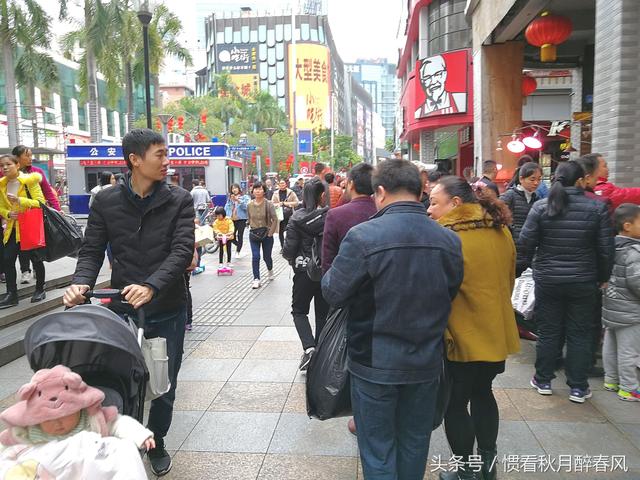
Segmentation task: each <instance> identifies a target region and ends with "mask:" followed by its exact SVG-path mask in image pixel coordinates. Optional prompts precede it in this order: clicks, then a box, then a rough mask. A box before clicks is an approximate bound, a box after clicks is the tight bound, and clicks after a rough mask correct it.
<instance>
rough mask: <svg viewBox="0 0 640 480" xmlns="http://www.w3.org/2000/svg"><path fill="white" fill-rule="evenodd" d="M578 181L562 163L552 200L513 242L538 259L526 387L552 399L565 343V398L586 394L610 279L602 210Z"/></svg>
mask: <svg viewBox="0 0 640 480" xmlns="http://www.w3.org/2000/svg"><path fill="white" fill-rule="evenodd" d="M583 177H584V170H583V169H582V167H581V166H580V165H579V164H578V163H577V162H563V163H561V164H560V165H559V166H558V168H557V170H556V173H555V179H554V182H553V185H552V187H551V190H550V191H549V197H548V198H546V199H543V200H540V201H539V202H536V204H535V205H534V206H533V208H532V209H531V211H530V212H529V216H528V217H527V220H526V222H525V224H524V227H523V228H522V231H521V232H520V237H519V239H518V243H519V244H520V248H522V249H523V253H524V254H525V255H526V258H527V259H528V260H531V259H532V258H533V257H534V255H535V260H534V261H533V278H534V280H535V282H536V286H535V298H536V304H535V310H534V315H535V318H536V322H537V324H538V336H539V338H538V342H537V343H536V365H535V366H536V373H535V375H534V376H533V378H532V379H531V386H532V387H533V388H535V389H536V390H537V391H538V393H539V394H541V395H551V394H552V391H551V380H553V378H555V374H554V369H555V368H554V367H555V363H556V360H557V358H558V357H559V356H560V354H561V351H562V345H563V343H564V342H565V340H566V345H567V354H566V360H565V373H566V375H567V384H568V385H569V388H570V394H569V400H571V401H572V402H576V403H584V402H585V400H586V399H587V398H590V397H591V390H590V389H589V382H588V381H587V372H588V371H589V368H590V367H591V356H592V345H591V343H592V342H591V338H592V330H593V320H592V318H593V312H594V310H595V309H596V308H597V303H596V299H597V295H596V294H597V291H598V287H599V286H600V287H602V286H604V285H605V284H606V282H607V281H608V280H609V275H610V274H611V268H612V262H613V255H614V244H613V234H612V230H611V221H610V220H609V214H608V212H607V207H606V205H605V204H604V203H602V202H598V201H597V200H592V199H590V198H587V197H586V196H585V194H584V190H583V188H582V187H583V184H584V178H583Z"/></svg>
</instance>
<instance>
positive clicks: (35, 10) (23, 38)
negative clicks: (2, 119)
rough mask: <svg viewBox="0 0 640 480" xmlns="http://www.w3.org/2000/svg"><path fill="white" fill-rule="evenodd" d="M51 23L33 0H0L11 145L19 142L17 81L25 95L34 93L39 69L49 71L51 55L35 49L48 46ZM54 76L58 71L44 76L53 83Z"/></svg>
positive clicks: (43, 71) (1, 39)
mask: <svg viewBox="0 0 640 480" xmlns="http://www.w3.org/2000/svg"><path fill="white" fill-rule="evenodd" d="M50 24H51V22H50V18H49V16H48V15H47V14H46V13H45V11H44V10H43V9H42V7H40V5H38V3H37V2H36V1H35V0H22V1H20V0H0V41H2V66H3V70H4V75H5V95H6V109H7V110H6V112H7V124H8V132H9V145H12V146H14V145H17V144H19V143H20V135H19V128H18V110H17V99H16V90H15V86H16V81H17V82H18V83H19V84H20V85H24V86H27V91H28V95H30V96H33V97H35V96H34V95H33V88H34V85H35V82H36V81H37V80H38V79H39V78H41V77H40V73H42V74H43V75H46V74H51V66H52V62H51V61H50V60H51V59H50V57H48V56H47V55H45V54H42V53H39V52H38V51H37V49H38V48H49V47H50V45H49V43H50V38H51V31H50V29H49V25H50ZM19 46H20V47H22V48H23V50H22V54H21V55H20V57H19V58H18V60H17V63H16V57H15V54H16V52H17V51H18V47H19ZM39 69H42V71H40V70H39ZM53 70H55V66H54V68H53ZM56 79H57V71H55V73H54V74H53V77H52V78H47V79H46V80H47V82H48V81H49V80H50V81H51V83H53V82H55V80H56ZM29 104H30V105H32V106H33V105H34V104H35V100H34V99H33V98H30V99H29ZM34 135H35V130H34Z"/></svg>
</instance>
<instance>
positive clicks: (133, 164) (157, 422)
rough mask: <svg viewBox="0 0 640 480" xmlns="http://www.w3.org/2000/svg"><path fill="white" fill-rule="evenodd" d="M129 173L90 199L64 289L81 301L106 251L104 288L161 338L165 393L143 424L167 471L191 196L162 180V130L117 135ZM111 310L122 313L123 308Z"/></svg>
mask: <svg viewBox="0 0 640 480" xmlns="http://www.w3.org/2000/svg"><path fill="white" fill-rule="evenodd" d="M122 150H123V153H124V158H125V161H126V162H127V166H128V167H129V170H130V171H131V172H130V173H129V174H128V175H127V176H126V178H125V182H124V183H123V184H118V185H116V186H114V187H112V188H108V189H105V190H103V191H101V192H100V193H99V194H98V195H97V196H96V197H95V200H94V201H93V204H92V206H91V211H90V213H89V220H88V223H87V229H86V232H85V239H84V243H83V245H82V249H81V250H80V254H79V256H78V264H77V266H76V272H75V274H74V276H73V280H72V285H71V286H70V287H69V288H68V289H67V291H66V292H65V295H64V304H65V305H66V306H68V307H72V306H74V305H78V304H81V303H83V302H84V297H83V294H84V293H85V292H87V291H88V290H89V289H90V288H93V286H94V285H95V282H96V278H97V276H98V272H99V271H100V267H101V266H102V263H103V261H104V251H105V248H106V246H107V244H110V245H111V251H112V252H113V266H112V268H113V270H112V272H111V287H112V288H117V289H121V290H122V293H123V296H124V298H125V300H126V301H127V302H128V303H129V304H130V305H131V306H132V307H133V308H135V309H139V308H140V307H142V306H143V305H144V311H145V314H146V315H145V316H146V328H145V337H147V338H154V337H164V338H166V339H167V352H168V357H169V380H170V381H171V389H170V390H169V392H167V393H166V394H164V395H163V396H161V397H160V398H157V399H155V400H153V401H152V402H151V409H150V411H149V423H148V427H149V429H150V430H151V431H152V432H153V434H154V437H155V441H156V448H154V449H152V450H150V451H149V454H148V455H149V460H150V463H151V469H152V470H153V472H154V473H155V474H156V475H158V476H160V475H165V474H166V473H168V472H169V470H170V469H171V457H170V456H169V454H168V453H167V451H166V450H165V447H164V437H165V436H166V434H167V432H168V430H169V427H170V425H171V418H172V415H173V402H174V400H175V392H176V384H177V378H178V371H179V370H180V365H181V362H182V353H183V344H184V329H185V322H186V302H187V292H186V288H185V282H184V272H185V270H186V269H187V267H188V266H189V265H190V263H191V259H192V257H193V250H194V243H195V238H194V216H195V212H194V209H193V200H192V198H191V195H190V194H189V192H187V191H186V190H184V189H182V188H179V187H175V186H173V185H171V186H169V185H167V184H166V183H165V182H164V179H165V177H166V175H167V169H168V168H169V159H168V158H167V146H166V145H165V143H164V139H163V138H162V136H161V135H159V134H158V133H156V132H153V131H152V130H147V129H137V130H132V131H131V132H129V133H128V134H127V135H125V137H124V138H123V139H122ZM112 308H113V309H114V311H116V312H117V313H120V314H124V313H125V312H124V311H122V306H119V305H117V304H114V305H113V306H112Z"/></svg>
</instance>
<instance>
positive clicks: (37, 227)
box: [18, 208, 47, 251]
mask: <svg viewBox="0 0 640 480" xmlns="http://www.w3.org/2000/svg"><path fill="white" fill-rule="evenodd" d="M18 228H19V229H20V250H22V251H26V250H35V249H38V248H43V247H44V246H45V245H46V244H47V243H46V238H45V233H44V219H43V216H42V210H41V209H39V208H29V209H28V210H25V211H24V212H20V213H19V214H18Z"/></svg>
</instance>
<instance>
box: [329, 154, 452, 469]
mask: <svg viewBox="0 0 640 480" xmlns="http://www.w3.org/2000/svg"><path fill="white" fill-rule="evenodd" d="M372 183H373V188H374V192H375V201H376V207H377V208H378V213H377V214H376V215H375V216H374V217H373V218H372V219H371V220H369V221H368V222H364V223H361V224H360V225H357V226H355V227H353V228H352V229H351V230H350V231H349V233H348V234H347V236H346V237H345V239H344V241H343V242H342V244H341V246H340V250H339V252H338V256H337V257H336V258H335V260H334V262H333V265H332V267H331V268H330V269H329V271H328V272H327V273H326V275H325V276H324V278H323V280H322V290H323V294H324V297H325V299H326V300H327V301H328V302H329V303H330V304H331V305H334V306H348V307H349V312H350V314H349V320H348V368H349V371H350V372H351V401H352V405H353V411H354V416H355V421H356V425H357V428H358V446H359V448H360V456H361V459H362V466H363V470H364V475H365V478H377V479H387V478H388V479H392V478H393V479H398V478H401V479H403V480H414V479H415V480H418V479H422V478H423V476H424V471H425V467H426V462H427V457H428V453H429V440H430V437H431V429H432V425H433V416H434V410H435V401H436V394H437V390H438V388H437V387H438V380H439V376H440V371H441V368H442V357H443V335H444V330H445V327H446V325H447V320H448V317H449V312H450V310H451V301H452V300H453V298H454V297H455V295H456V293H457V292H458V288H459V287H460V284H461V283H462V277H463V263H462V251H461V244H460V240H459V238H458V237H457V236H456V234H454V233H453V232H451V231H448V230H445V229H443V228H441V227H440V226H439V225H438V224H437V223H435V222H434V221H432V220H431V219H429V218H428V217H427V214H426V212H425V209H424V206H423V205H422V204H421V203H420V202H419V198H420V194H421V191H422V183H421V180H420V174H419V172H418V169H417V168H416V167H415V166H414V165H413V164H411V163H409V162H407V161H404V160H387V161H385V162H383V163H382V164H381V165H380V166H378V168H377V169H376V171H375V172H374V175H373V178H372ZM426 285H429V287H428V288H425V286H426Z"/></svg>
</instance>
